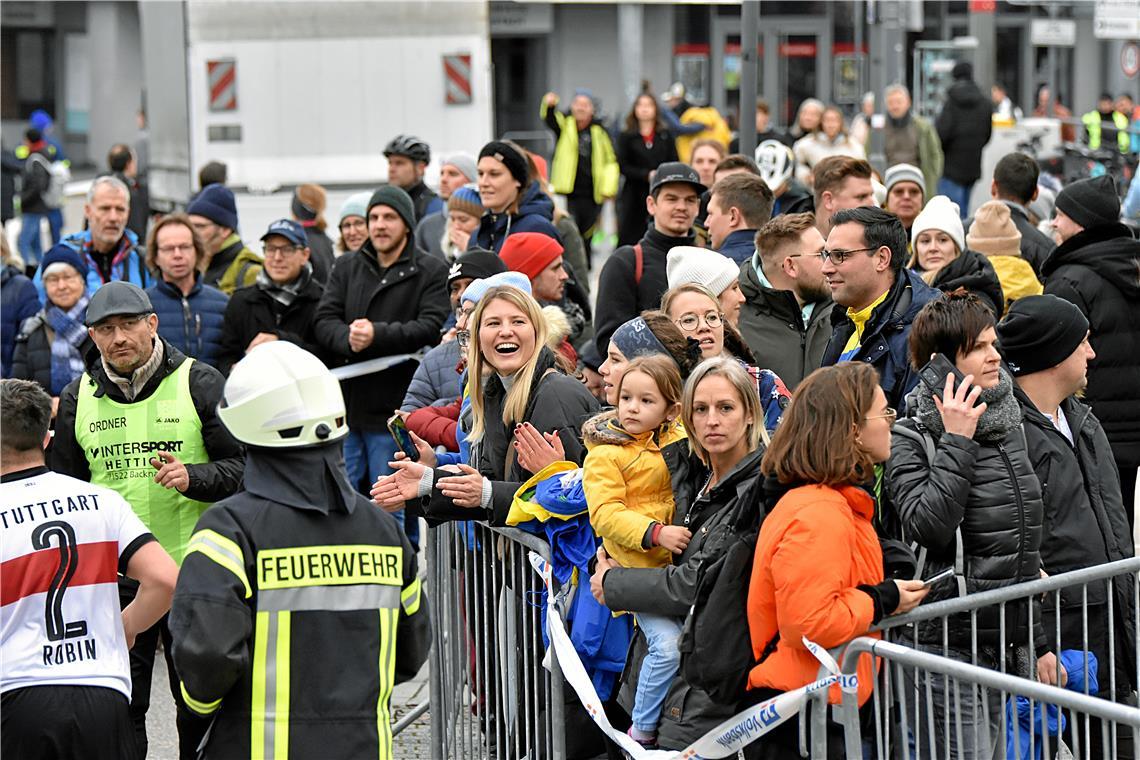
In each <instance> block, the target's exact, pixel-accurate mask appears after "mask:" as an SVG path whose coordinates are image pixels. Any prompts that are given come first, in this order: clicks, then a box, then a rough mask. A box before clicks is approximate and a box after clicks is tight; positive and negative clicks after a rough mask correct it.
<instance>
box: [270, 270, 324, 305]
mask: <svg viewBox="0 0 1140 760" xmlns="http://www.w3.org/2000/svg"><path fill="white" fill-rule="evenodd" d="M312 277H313V265H312V264H311V263H306V264H305V268H304V269H302V270H301V274H299V275H297V279H295V280H293V281H292V282H290V283H287V284H285V285H278V284H277V283H275V282H274V281H273V280H271V279H269V275H267V274H266V273H265V269H264V268H262V269H259V270H257V287H259V288H261V289H262V290H264V291H265V292H266V293H268V294H269V297H270V298H272V299H273V300H274V301H276V302H277V303H279V304H281V305H282V306H284V307H289V306H292V305H293V301H295V300H296V299H297V296H298V295H299V294H300V293H301V291H302V290H304V289H305V286H306V285H308V284H309V280H310V279H312Z"/></svg>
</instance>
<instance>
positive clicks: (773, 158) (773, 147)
mask: <svg viewBox="0 0 1140 760" xmlns="http://www.w3.org/2000/svg"><path fill="white" fill-rule="evenodd" d="M756 165H757V166H758V167H760V177H761V178H763V180H764V182H765V183H766V184H767V185H768V189H769V190H771V191H772V192H776V190H777V189H778V188H779V187H780V185H782V184H784V183H785V182H787V181H788V180H789V179H791V176H792V172H793V171H794V170H795V168H796V157H795V154H794V153H792V149H791V148H789V147H788V146H787V145H784V144H783V143H782V142H780V141H779V140H765V141H764V142H762V143H760V144H759V145H757V146H756Z"/></svg>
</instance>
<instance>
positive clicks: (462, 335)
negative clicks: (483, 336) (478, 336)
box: [455, 330, 471, 351]
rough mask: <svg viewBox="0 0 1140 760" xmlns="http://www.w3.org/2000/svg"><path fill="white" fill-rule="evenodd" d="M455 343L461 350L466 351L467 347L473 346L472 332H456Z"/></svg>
mask: <svg viewBox="0 0 1140 760" xmlns="http://www.w3.org/2000/svg"><path fill="white" fill-rule="evenodd" d="M455 342H456V343H458V344H459V347H460V348H462V349H463V350H464V351H466V350H467V347H468V346H470V345H471V331H470V330H456V331H455Z"/></svg>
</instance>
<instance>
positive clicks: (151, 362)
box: [102, 338, 166, 401]
mask: <svg viewBox="0 0 1140 760" xmlns="http://www.w3.org/2000/svg"><path fill="white" fill-rule="evenodd" d="M165 353H166V349H165V348H164V347H163V345H162V341H161V340H159V339H158V338H155V339H154V350H153V351H151V352H150V358H149V359H147V360H146V361H145V362H143V363H142V365H141V366H139V368H138V369H136V370H135V371H134V372H132V373H131V376H130V377H124V376H122V375H120V374H119V373H118V372H116V371H115V370H114V369H112V368H111V365H110V364H108V363H107V360H106V359H103V360H102V361H103V371H104V372H106V373H107V379H108V380H110V381H111V382H112V383H114V384H115V385H117V386H118V387H119V390H121V391H122V392H123V396H124V398H126V399H127V401H134V400H135V396H138V395H139V393H141V392H142V389H143V387H144V386H145V385H146V384H147V382H149V381H150V379H151V378H152V377H154V373H155V372H158V368H159V367H160V366H161V365H162V359H163V355H164V354H165Z"/></svg>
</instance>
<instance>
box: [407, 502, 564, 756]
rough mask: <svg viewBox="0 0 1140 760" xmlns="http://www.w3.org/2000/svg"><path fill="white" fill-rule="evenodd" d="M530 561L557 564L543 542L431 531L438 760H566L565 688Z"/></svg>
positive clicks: (457, 527)
mask: <svg viewBox="0 0 1140 760" xmlns="http://www.w3.org/2000/svg"><path fill="white" fill-rule="evenodd" d="M528 551H533V552H535V553H536V554H538V555H539V556H541V557H542V558H543V559H545V560H547V561H550V549H549V547H548V546H547V544H546V543H545V542H544V541H542V540H540V539H538V538H536V537H534V536H532V535H530V534H528V533H524V532H522V531H520V530H516V529H514V528H489V527H487V526H486V525H483V524H482V523H476V522H466V523H446V524H443V525H440V526H436V527H432V528H430V529H429V530H428V536H427V556H428V558H427V566H428V572H427V582H428V594H429V598H430V599H431V601H432V611H433V616H432V635H433V642H434V645H433V647H432V651H431V656H430V658H429V666H430V671H431V675H430V686H431V690H430V705H431V707H430V711H431V756H432V757H433V758H523V757H526V758H532V759H536V758H543V759H544V760H560V759H561V758H564V757H565V735H564V732H563V705H564V702H563V693H562V683H563V679H562V675H561V672H560V670H559V667H558V662H557V659H556V657H555V655H554V652H553V650H550V651H549V652H547V649H546V647H545V646H544V642H543V619H542V609H543V606H544V605H543V603H542V602H543V597H542V591H543V585H542V579H541V578H540V577H539V576H538V575H537V574H536V573H535V572H534V571H533V570H532V568H531V565H530V562H529V561H528V559H527V553H528Z"/></svg>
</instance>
